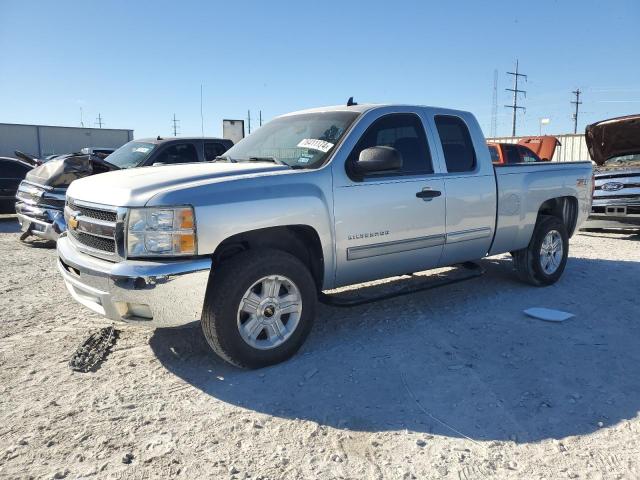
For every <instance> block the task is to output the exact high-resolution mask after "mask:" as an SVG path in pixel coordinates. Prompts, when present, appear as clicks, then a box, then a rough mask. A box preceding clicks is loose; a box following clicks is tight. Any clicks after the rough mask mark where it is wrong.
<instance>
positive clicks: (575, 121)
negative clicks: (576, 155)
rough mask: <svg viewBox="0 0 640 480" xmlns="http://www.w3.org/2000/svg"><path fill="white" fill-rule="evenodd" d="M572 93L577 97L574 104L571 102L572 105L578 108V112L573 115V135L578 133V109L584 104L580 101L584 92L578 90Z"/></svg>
mask: <svg viewBox="0 0 640 480" xmlns="http://www.w3.org/2000/svg"><path fill="white" fill-rule="evenodd" d="M571 93H573V94H574V95H575V96H576V99H575V100H574V101H573V102H570V103H573V104H574V105H575V106H576V112H575V113H574V114H573V115H572V117H573V133H578V107H579V106H580V105H581V104H582V102H581V101H580V94H581V93H582V92H581V91H580V89H579V88H576V89H575V90H574V91H573V92H571Z"/></svg>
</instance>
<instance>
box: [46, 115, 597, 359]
mask: <svg viewBox="0 0 640 480" xmlns="http://www.w3.org/2000/svg"><path fill="white" fill-rule="evenodd" d="M591 170H592V169H591V163H590V162H574V163H564V164H563V163H551V162H539V163H531V164H518V165H505V166H494V165H493V164H492V163H491V157H490V155H489V150H488V149H487V146H486V143H485V138H484V136H483V134H482V131H481V129H480V126H479V125H478V122H477V121H476V119H475V117H474V116H473V115H472V114H470V113H468V112H463V111H457V110H450V109H444V108H434V107H422V106H406V105H357V104H353V103H352V102H349V103H348V104H347V105H345V106H337V107H326V108H318V109H311V110H305V111H301V112H295V113H290V114H287V115H283V116H280V117H278V118H276V119H274V120H273V121H271V122H269V123H267V124H266V125H264V126H263V127H261V128H260V129H258V130H257V131H256V132H254V133H253V134H252V135H249V136H248V137H247V138H245V139H243V140H242V141H240V142H239V143H238V144H236V145H235V146H234V147H233V148H231V149H230V150H228V151H227V152H226V153H225V154H224V155H223V156H221V157H219V158H217V160H216V161H215V162H211V163H200V164H189V165H171V166H160V167H156V168H153V169H131V170H121V171H115V172H109V173H105V174H103V175H99V176H96V177H89V178H84V179H80V180H77V181H75V182H73V183H72V184H71V186H70V187H69V190H68V192H67V199H66V207H65V216H66V219H67V224H68V225H69V229H68V231H67V232H66V233H65V234H63V235H62V236H61V237H60V239H59V241H58V247H57V248H58V256H59V261H58V269H59V271H60V273H61V274H62V276H63V278H64V281H65V283H66V285H67V287H68V290H69V292H70V293H71V295H72V296H73V298H75V300H77V301H78V302H79V303H81V304H83V305H85V306H87V307H88V308H90V309H91V310H93V311H95V312H98V313H100V314H101V315H104V316H106V317H108V318H111V319H114V320H122V321H126V322H130V323H135V324H139V325H148V326H152V327H170V326H180V325H184V324H186V323H190V322H194V321H198V320H201V326H202V330H203V332H204V336H205V337H206V339H207V341H208V343H209V345H210V346H211V348H212V349H213V350H214V351H215V352H216V353H217V354H218V355H219V356H220V357H222V358H223V359H225V360H226V361H228V362H230V363H232V364H234V365H237V366H240V367H248V368H258V367H262V366H265V365H270V364H274V363H277V362H281V361H283V360H285V359H287V358H289V357H290V356H292V355H293V354H294V353H295V352H296V351H297V350H298V349H299V348H300V346H301V345H302V343H303V342H304V340H305V338H306V337H307V335H308V334H309V331H310V330H311V326H312V324H313V321H314V317H315V315H316V303H317V301H318V297H319V295H320V294H321V293H322V291H323V290H329V289H334V288H336V287H340V286H344V285H349V284H356V283H360V282H365V281H369V280H374V279H380V278H385V277H390V276H396V275H403V274H407V273H411V272H417V271H423V270H428V269H432V268H436V267H441V266H448V265H454V264H458V263H461V262H466V261H471V260H476V259H480V258H482V257H485V256H488V255H495V254H499V253H504V252H511V254H512V256H513V261H514V266H515V270H516V272H517V274H518V276H519V277H520V278H521V279H522V280H524V281H526V282H528V283H530V284H532V285H536V286H544V285H550V284H552V283H554V282H556V281H557V280H558V279H559V278H560V276H561V275H562V273H563V270H564V268H565V263H566V261H567V255H568V251H569V237H570V236H571V235H572V234H573V233H574V231H575V230H576V228H577V227H578V226H579V225H580V224H581V223H582V222H583V221H584V220H585V219H586V218H587V217H588V215H589V212H590V210H591V194H592V178H591V176H592V171H591Z"/></svg>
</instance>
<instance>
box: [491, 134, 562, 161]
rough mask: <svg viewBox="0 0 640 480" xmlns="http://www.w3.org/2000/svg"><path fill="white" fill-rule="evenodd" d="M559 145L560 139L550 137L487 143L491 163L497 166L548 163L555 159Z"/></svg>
mask: <svg viewBox="0 0 640 480" xmlns="http://www.w3.org/2000/svg"><path fill="white" fill-rule="evenodd" d="M558 145H560V142H559V141H558V139H557V138H556V137H552V136H550V135H545V136H542V137H527V138H523V139H521V140H520V141H518V143H496V142H487V146H488V147H489V152H490V153H491V161H492V162H493V163H494V164H495V165H504V164H507V163H531V162H548V161H550V160H551V159H552V158H553V154H554V152H555V150H556V146H558Z"/></svg>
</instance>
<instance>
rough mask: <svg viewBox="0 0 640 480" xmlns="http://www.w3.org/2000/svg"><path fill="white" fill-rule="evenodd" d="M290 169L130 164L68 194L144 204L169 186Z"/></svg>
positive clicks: (79, 182) (113, 202)
mask: <svg viewBox="0 0 640 480" xmlns="http://www.w3.org/2000/svg"><path fill="white" fill-rule="evenodd" d="M289 170H290V167H288V166H286V165H275V164H273V163H258V162H255V163H249V162H242V163H210V162H203V163H184V164H180V165H164V166H155V167H141V168H131V169H125V170H119V171H115V172H109V173H105V174H104V175H100V176H95V177H89V178H83V179H81V180H77V181H75V182H73V184H72V185H71V186H70V187H69V190H68V191H67V196H69V197H71V198H74V199H77V200H84V201H86V202H93V203H99V204H103V205H114V206H119V207H141V206H144V205H145V204H146V203H147V202H148V201H149V200H151V199H152V198H153V197H154V196H155V195H156V194H158V193H161V192H167V191H168V190H172V189H177V188H185V187H189V186H197V185H201V184H203V183H216V182H219V181H224V180H230V179H235V178H238V177H246V176H251V175H256V174H263V173H267V172H277V171H289Z"/></svg>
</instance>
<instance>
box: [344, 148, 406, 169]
mask: <svg viewBox="0 0 640 480" xmlns="http://www.w3.org/2000/svg"><path fill="white" fill-rule="evenodd" d="M401 168H402V155H400V152H399V151H398V150H396V149H395V148H392V147H370V148H365V149H364V150H362V151H361V152H360V155H359V156H358V160H357V161H356V162H355V164H354V165H353V171H354V173H356V174H358V175H366V174H368V173H377V172H388V171H394V170H400V169H401Z"/></svg>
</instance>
